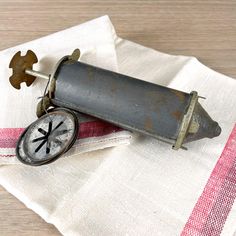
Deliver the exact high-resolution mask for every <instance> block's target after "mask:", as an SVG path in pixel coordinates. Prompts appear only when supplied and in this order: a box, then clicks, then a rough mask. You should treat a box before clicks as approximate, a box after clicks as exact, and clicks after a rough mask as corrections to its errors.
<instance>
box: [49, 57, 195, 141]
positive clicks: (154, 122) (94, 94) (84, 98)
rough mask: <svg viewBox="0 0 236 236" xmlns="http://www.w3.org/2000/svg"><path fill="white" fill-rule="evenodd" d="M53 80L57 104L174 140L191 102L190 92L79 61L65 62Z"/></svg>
mask: <svg viewBox="0 0 236 236" xmlns="http://www.w3.org/2000/svg"><path fill="white" fill-rule="evenodd" d="M54 79H55V85H54V86H55V88H54V92H53V96H52V98H51V101H52V103H53V104H54V105H57V106H63V107H66V108H70V109H74V110H78V111H81V112H84V113H86V114H90V115H92V116H95V117H98V118H101V119H103V120H106V121H109V122H111V123H113V124H117V125H118V126H121V127H123V128H126V129H129V130H135V131H139V132H141V133H144V134H148V135H150V136H153V137H155V138H159V139H168V140H173V142H172V143H174V141H175V140H176V139H177V137H178V134H179V129H180V126H181V122H182V119H183V116H184V114H185V113H186V111H187V109H188V107H189V103H190V101H191V94H187V93H184V92H180V91H177V90H174V89H169V88H167V87H163V86H159V85H156V84H152V83H148V82H145V81H142V80H139V79H134V78H131V77H129V76H125V75H122V74H118V73H115V72H111V71H108V70H105V69H101V68H97V67H94V66H91V65H87V64H84V63H82V62H77V61H66V60H65V61H62V62H61V63H60V64H59V66H58V68H57V71H56V73H55V74H54Z"/></svg>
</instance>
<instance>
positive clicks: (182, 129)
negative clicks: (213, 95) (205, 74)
mask: <svg viewBox="0 0 236 236" xmlns="http://www.w3.org/2000/svg"><path fill="white" fill-rule="evenodd" d="M190 94H191V95H192V98H191V101H190V104H189V107H188V110H187V112H186V114H185V115H184V117H183V120H182V122H181V125H180V129H179V134H178V137H177V139H176V142H175V144H174V145H173V149H174V150H178V149H179V148H180V147H181V146H182V144H183V141H184V138H185V136H186V135H187V131H188V127H189V125H190V122H191V118H192V116H193V112H194V108H195V105H196V103H197V101H198V93H197V92H196V91H192V92H191V93H190Z"/></svg>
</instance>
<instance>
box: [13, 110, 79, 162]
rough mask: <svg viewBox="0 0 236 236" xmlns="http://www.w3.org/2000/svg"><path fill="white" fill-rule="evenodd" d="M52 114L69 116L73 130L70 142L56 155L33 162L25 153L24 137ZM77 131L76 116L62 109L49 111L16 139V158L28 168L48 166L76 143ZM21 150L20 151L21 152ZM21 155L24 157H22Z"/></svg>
mask: <svg viewBox="0 0 236 236" xmlns="http://www.w3.org/2000/svg"><path fill="white" fill-rule="evenodd" d="M52 113H57V114H64V115H65V113H67V114H66V115H68V114H69V115H70V118H71V119H72V120H73V122H74V130H73V135H72V136H71V139H70V141H69V142H68V145H66V146H65V147H64V148H63V149H61V150H60V152H59V153H58V154H57V155H54V156H52V157H50V158H48V159H43V160H35V159H34V158H33V157H32V156H30V155H29V154H28V153H27V150H26V149H25V146H26V144H25V139H26V135H27V132H29V131H30V129H31V128H33V127H34V126H35V125H36V124H38V123H39V121H40V120H43V119H45V118H46V117H47V116H48V115H49V114H50V115H52ZM78 129H79V124H78V120H77V117H76V115H75V114H74V113H73V112H71V111H70V110H68V109H64V108H57V109H54V110H53V111H51V112H50V113H48V114H46V115H43V116H42V117H40V118H39V119H38V120H36V121H35V122H33V123H32V124H31V125H30V126H28V127H27V128H26V129H25V130H24V132H23V133H22V134H21V136H20V138H19V139H18V142H17V147H16V156H17V158H18V160H19V161H20V162H22V163H23V164H26V165H30V166H40V165H44V164H49V163H51V162H53V161H55V160H57V159H58V158H59V157H60V156H61V155H63V154H64V153H65V152H66V151H68V150H69V149H70V148H71V146H72V145H73V144H74V142H75V141H76V138H77V134H78ZM22 148H23V149H22ZM21 149H22V150H21ZM22 153H23V154H24V155H25V156H26V157H23V156H22ZM27 159H28V160H27Z"/></svg>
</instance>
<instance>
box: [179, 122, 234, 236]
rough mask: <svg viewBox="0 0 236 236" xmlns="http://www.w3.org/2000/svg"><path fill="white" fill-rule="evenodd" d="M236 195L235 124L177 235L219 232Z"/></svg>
mask: <svg viewBox="0 0 236 236" xmlns="http://www.w3.org/2000/svg"><path fill="white" fill-rule="evenodd" d="M235 198H236V125H235V126H234V128H233V131H232V133H231V134H230V136H229V138H228V141H227V143H226V145H225V147H224V150H223V152H222V154H221V156H220V158H219V160H218V161H217V163H216V165H215V167H214V170H213V171H212V173H211V175H210V177H209V179H208V181H207V184H206V186H205V188H204V190H203V192H202V194H201V196H200V197H199V199H198V201H197V203H196V205H195V206H194V209H193V211H192V213H191V215H190V217H189V219H188V221H187V223H186V225H185V227H184V229H183V231H182V233H181V236H186V235H191V236H203V235H204V236H217V235H220V234H221V232H222V230H223V227H224V224H225V221H226V219H227V217H228V215H229V212H230V210H231V208H232V206H233V203H234V201H235Z"/></svg>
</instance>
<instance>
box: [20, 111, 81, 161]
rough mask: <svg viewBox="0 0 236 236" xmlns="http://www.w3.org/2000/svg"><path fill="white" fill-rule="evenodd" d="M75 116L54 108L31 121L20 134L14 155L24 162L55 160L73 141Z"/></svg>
mask: <svg viewBox="0 0 236 236" xmlns="http://www.w3.org/2000/svg"><path fill="white" fill-rule="evenodd" d="M77 133H78V122H77V117H76V116H75V114H74V113H72V112H70V111H69V110H66V109H57V110H54V111H52V112H50V113H48V114H46V115H44V116H42V117H40V118H39V119H38V120H36V121H35V122H34V123H32V124H31V125H30V126H29V127H28V128H27V129H26V130H25V131H24V133H23V134H22V135H21V137H20V139H19V141H18V144H17V148H16V155H17V157H18V159H19V160H20V161H21V162H23V163H24V164H28V165H43V164H47V163H49V162H52V161H54V160H56V159H57V158H58V157H60V156H61V155H62V154H63V153H65V152H66V151H67V150H68V149H69V148H70V147H71V146H72V145H73V143H74V142H75V140H76V137H77Z"/></svg>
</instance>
